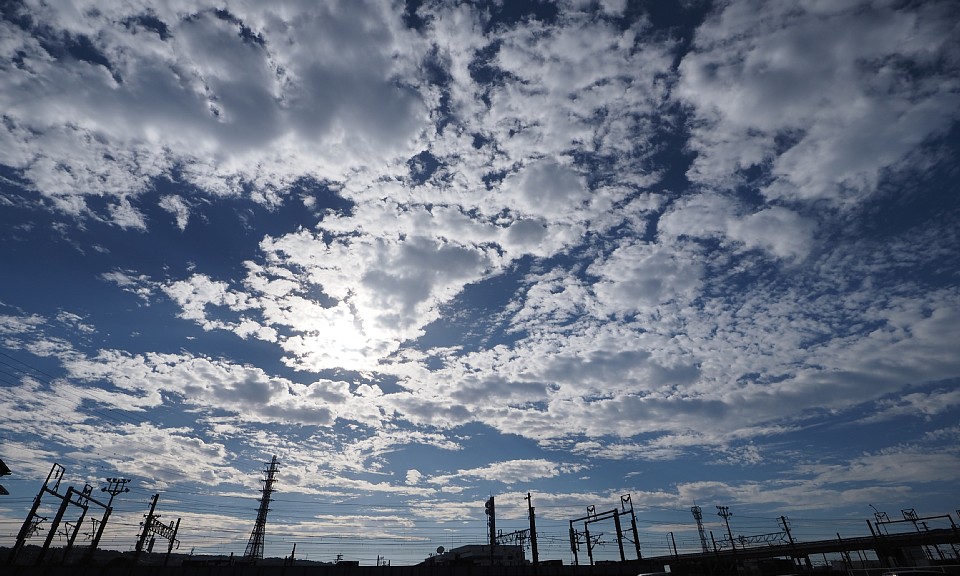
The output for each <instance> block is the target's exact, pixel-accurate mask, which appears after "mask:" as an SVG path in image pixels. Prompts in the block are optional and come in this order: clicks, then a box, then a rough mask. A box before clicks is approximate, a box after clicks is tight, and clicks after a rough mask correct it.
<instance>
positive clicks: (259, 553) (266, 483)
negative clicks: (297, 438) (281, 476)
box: [243, 455, 277, 562]
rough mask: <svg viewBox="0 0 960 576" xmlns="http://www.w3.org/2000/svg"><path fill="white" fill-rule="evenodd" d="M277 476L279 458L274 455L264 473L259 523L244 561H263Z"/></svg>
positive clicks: (254, 530) (251, 535)
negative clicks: (268, 518) (264, 539)
mask: <svg viewBox="0 0 960 576" xmlns="http://www.w3.org/2000/svg"><path fill="white" fill-rule="evenodd" d="M276 474H277V457H276V455H274V457H273V460H271V461H270V467H269V468H267V469H266V470H264V471H263V479H262V480H260V482H262V483H263V488H261V489H260V492H262V493H263V496H262V497H261V498H260V510H259V511H257V523H256V525H255V526H254V527H253V532H251V533H250V541H249V542H247V550H246V552H244V553H243V558H244V560H247V561H250V562H255V561H257V560H261V559H263V537H264V534H265V533H266V529H267V512H269V511H270V495H271V494H273V482H274V480H275V476H276Z"/></svg>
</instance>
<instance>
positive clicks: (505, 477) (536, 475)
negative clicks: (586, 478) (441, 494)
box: [428, 459, 582, 485]
mask: <svg viewBox="0 0 960 576" xmlns="http://www.w3.org/2000/svg"><path fill="white" fill-rule="evenodd" d="M580 469H582V467H580V466H578V465H570V464H558V463H556V462H550V461H548V460H543V459H536V460H508V461H503V462H493V463H491V464H488V465H487V466H483V467H480V468H470V469H467V470H457V472H456V473H454V474H447V475H440V476H432V477H431V478H429V479H428V482H430V483H431V484H441V485H446V484H449V483H450V482H451V481H453V480H469V479H479V480H485V481H497V482H502V483H504V484H515V483H517V482H530V481H531V480H537V479H540V478H552V477H554V476H558V475H560V474H565V473H569V472H576V471H577V470H580Z"/></svg>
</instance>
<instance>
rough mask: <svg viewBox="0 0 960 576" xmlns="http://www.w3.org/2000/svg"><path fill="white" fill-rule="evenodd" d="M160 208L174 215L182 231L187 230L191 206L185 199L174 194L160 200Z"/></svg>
mask: <svg viewBox="0 0 960 576" xmlns="http://www.w3.org/2000/svg"><path fill="white" fill-rule="evenodd" d="M160 207H161V208H163V209H164V210H166V211H167V212H169V213H170V214H172V215H173V217H174V219H175V220H176V223H177V228H179V229H180V230H181V231H183V230H186V229H187V223H188V222H189V221H190V206H189V205H188V204H187V203H186V202H185V201H184V199H183V198H181V197H180V196H176V195H173V194H170V195H167V196H164V197H163V198H161V199H160Z"/></svg>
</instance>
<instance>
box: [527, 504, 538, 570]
mask: <svg viewBox="0 0 960 576" xmlns="http://www.w3.org/2000/svg"><path fill="white" fill-rule="evenodd" d="M525 500H526V501H527V509H528V511H529V514H530V550H531V554H532V556H533V572H534V574H536V573H537V568H538V567H539V566H540V555H539V554H538V553H537V518H536V515H535V514H534V507H533V499H532V497H531V496H530V493H529V492H527V497H526V498H525Z"/></svg>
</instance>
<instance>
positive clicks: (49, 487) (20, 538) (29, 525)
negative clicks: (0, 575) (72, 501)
mask: <svg viewBox="0 0 960 576" xmlns="http://www.w3.org/2000/svg"><path fill="white" fill-rule="evenodd" d="M65 471H66V469H65V468H64V467H63V466H61V465H60V464H57V463H54V464H53V466H51V467H50V472H49V473H47V479H46V480H44V482H43V486H41V487H40V492H38V493H37V496H36V497H35V498H34V499H33V506H32V507H31V508H30V513H29V514H27V518H26V520H24V521H23V525H22V526H21V527H20V533H19V534H17V541H16V543H14V545H13V548H11V549H10V556H9V557H8V558H7V563H8V564H11V565H12V564H13V563H14V561H16V559H17V555H18V554H19V553H20V550H22V549H23V546H24V544H26V541H27V538H29V537H30V536H32V535H33V534H34V533H35V532H36V531H37V528H38V527H39V525H40V522H41V519H40V517H38V516H37V510H38V509H39V508H40V501H41V500H42V499H43V495H44V493H48V494H50V495H52V496H54V497H56V498H60V499H63V496H62V495H61V494H59V493H58V492H57V490H59V489H60V480H62V479H63V474H64V472H65ZM35 519H36V520H35ZM42 520H46V518H42Z"/></svg>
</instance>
